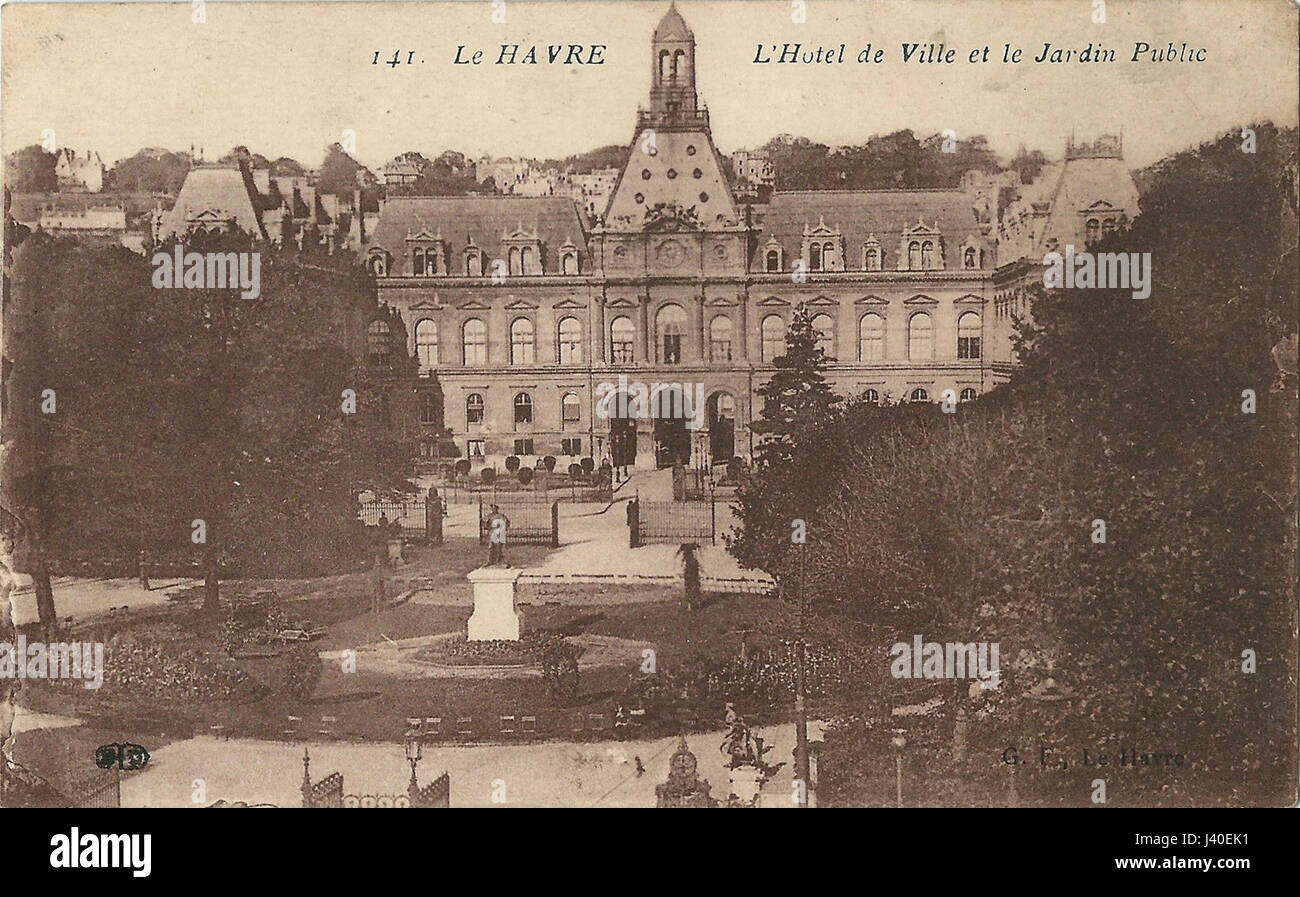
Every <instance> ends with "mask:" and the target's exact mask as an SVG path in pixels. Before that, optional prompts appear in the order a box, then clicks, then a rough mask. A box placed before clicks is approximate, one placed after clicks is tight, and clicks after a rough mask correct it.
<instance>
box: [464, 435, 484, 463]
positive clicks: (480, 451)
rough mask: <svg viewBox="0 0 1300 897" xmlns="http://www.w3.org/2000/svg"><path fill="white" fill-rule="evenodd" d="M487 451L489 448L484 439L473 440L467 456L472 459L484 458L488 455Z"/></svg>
mask: <svg viewBox="0 0 1300 897" xmlns="http://www.w3.org/2000/svg"><path fill="white" fill-rule="evenodd" d="M486 449H487V446H486V445H484V442H483V440H482V439H471V440H470V441H469V448H468V449H467V450H466V452H465V454H466V456H468V457H469V458H470V459H474V458H482V457H483V456H484V455H486V454H487V451H486Z"/></svg>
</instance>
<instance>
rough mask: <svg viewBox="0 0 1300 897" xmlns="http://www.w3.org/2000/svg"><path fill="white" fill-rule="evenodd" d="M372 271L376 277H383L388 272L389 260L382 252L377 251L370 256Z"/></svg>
mask: <svg viewBox="0 0 1300 897" xmlns="http://www.w3.org/2000/svg"><path fill="white" fill-rule="evenodd" d="M370 273H371V274H373V275H375V276H376V277H383V276H384V275H385V274H387V273H388V260H387V259H385V258H384V254H383V253H382V252H376V253H375V254H374V255H372V256H371V257H370Z"/></svg>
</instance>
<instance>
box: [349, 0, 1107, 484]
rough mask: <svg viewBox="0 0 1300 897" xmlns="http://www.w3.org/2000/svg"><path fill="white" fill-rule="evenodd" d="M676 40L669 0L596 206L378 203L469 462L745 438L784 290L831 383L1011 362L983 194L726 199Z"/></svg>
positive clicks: (961, 381)
mask: <svg viewBox="0 0 1300 897" xmlns="http://www.w3.org/2000/svg"><path fill="white" fill-rule="evenodd" d="M695 53H696V46H695V38H694V35H693V34H692V33H691V31H690V29H689V27H687V25H686V23H685V21H684V20H683V19H682V17H681V15H680V14H679V13H678V12H677V10H676V9H675V8H670V9H669V11H668V13H667V14H666V15H665V16H664V18H663V20H662V21H661V22H660V24H659V26H658V28H657V29H656V30H655V34H654V37H653V39H652V45H651V63H652V64H651V89H650V105H649V108H647V109H641V110H638V112H637V119H636V129H635V131H634V135H633V141H632V146H631V155H630V158H629V161H628V163H627V166H626V167H625V169H624V170H623V172H622V173H621V175H620V176H619V178H618V182H617V184H616V185H615V186H614V189H613V193H612V195H611V197H610V200H609V204H608V207H607V209H606V211H605V214H604V215H603V216H602V217H600V218H598V219H597V220H596V222H595V223H594V224H590V225H588V224H587V223H586V221H585V216H583V215H581V214H580V212H579V210H578V209H577V208H576V207H575V205H574V203H573V202H572V201H571V200H569V199H567V198H561V197H538V198H528V197H520V196H506V197H499V196H480V197H403V198H396V199H392V200H389V201H388V202H387V203H385V205H384V207H383V209H382V210H381V215H380V223H379V227H378V229H377V231H376V233H375V236H374V239H373V240H372V241H371V243H370V245H369V246H368V247H367V249H366V259H367V263H368V264H369V265H370V267H371V270H372V272H373V273H374V274H375V276H376V282H377V285H378V292H379V297H380V299H381V301H383V302H385V303H387V304H388V305H390V306H393V307H395V308H397V309H399V310H400V311H401V313H402V316H403V318H404V319H405V321H406V323H407V326H408V330H409V332H410V335H411V344H410V347H409V348H410V350H411V351H412V352H413V353H415V354H416V355H418V356H419V357H420V363H421V368H422V370H423V371H424V372H426V373H432V372H434V371H436V372H437V375H438V378H439V379H440V380H441V383H442V388H443V392H444V394H445V400H446V406H445V407H446V417H445V423H446V425H447V426H448V427H449V428H450V430H451V431H452V433H453V436H454V438H455V440H456V444H457V446H458V447H459V448H460V450H461V453H462V456H466V457H469V458H470V459H471V461H472V462H473V463H474V464H475V465H478V464H483V463H486V464H499V463H500V461H501V459H503V458H504V457H505V456H508V455H511V454H515V455H519V456H521V458H522V459H523V460H524V461H525V463H532V462H533V461H535V459H536V458H539V457H541V456H544V455H548V454H549V455H554V456H556V457H557V459H559V460H560V462H561V464H562V465H567V464H568V463H570V462H571V461H572V460H576V459H578V458H580V457H583V456H592V457H593V458H595V459H596V460H597V461H599V460H601V459H602V458H605V457H610V458H611V460H612V461H613V463H615V464H623V463H635V464H636V465H638V466H650V465H654V464H656V463H659V464H664V463H668V462H670V461H672V460H675V459H680V460H682V461H685V462H688V463H703V462H706V461H712V462H714V463H718V462H722V461H725V460H727V459H728V458H730V457H732V456H733V455H741V456H748V455H749V454H750V453H751V451H752V449H753V436H752V434H751V431H750V429H749V424H750V422H751V421H752V420H753V419H754V418H755V417H756V415H757V413H758V409H757V407H756V399H757V392H756V391H757V389H758V387H759V386H760V385H761V384H762V383H763V382H764V381H765V380H766V379H767V377H769V376H770V374H771V371H772V370H773V368H772V359H773V358H774V357H776V356H777V355H779V354H781V353H782V352H783V337H784V333H785V330H786V327H787V326H788V325H789V323H790V319H791V316H792V314H793V312H794V310H795V308H796V307H797V306H798V304H800V303H806V304H807V306H808V308H809V309H810V311H811V312H812V313H813V314H814V315H815V322H814V324H815V326H816V327H818V329H819V330H821V331H822V332H823V333H824V334H825V342H824V347H825V349H826V351H827V354H828V355H829V356H830V357H831V358H832V359H833V360H832V362H831V364H830V369H829V372H828V376H829V379H830V381H831V383H832V385H833V386H834V388H835V389H836V390H837V391H838V392H839V393H840V394H841V395H853V396H864V397H866V398H867V399H869V400H870V399H874V400H878V401H937V400H940V399H941V398H942V397H943V396H944V394H945V392H946V391H948V390H951V391H952V396H953V397H954V398H960V399H971V398H974V397H976V396H978V395H981V394H982V393H984V392H986V391H987V390H989V389H991V388H993V387H994V386H995V385H997V384H998V383H1000V382H1003V381H1004V380H1005V379H1006V377H1007V376H1009V374H1010V371H1011V369H1012V367H1013V365H1014V359H1013V357H1012V354H1011V353H1012V350H1011V341H1010V332H1011V327H1010V320H1009V318H1008V319H1006V321H1005V322H1004V324H1003V326H996V327H995V326H994V325H993V322H992V321H990V313H991V311H992V304H993V300H994V295H995V287H994V280H995V272H996V269H997V266H998V264H999V258H998V243H997V237H998V235H997V233H996V232H995V227H996V220H995V216H994V215H993V214H990V210H989V209H988V207H987V203H986V202H985V201H984V199H985V196H982V195H976V194H974V193H973V192H971V191H970V190H969V189H968V190H961V189H952V190H854V191H802V192H777V193H774V194H772V196H771V198H770V201H769V202H766V203H741V202H738V201H737V200H736V198H735V196H734V195H733V194H732V191H731V188H730V186H729V184H728V181H727V177H726V175H725V169H724V166H723V163H722V159H721V157H720V156H719V155H718V151H717V149H716V147H715V146H714V143H713V139H712V135H711V131H710V123H709V112H708V110H707V108H705V107H704V106H702V105H701V104H700V103H699V101H698V95H697V93H696V84H695ZM1129 183H1130V185H1131V179H1130V180H1129ZM985 195H986V194H985ZM620 376H623V377H625V378H626V382H627V383H628V384H645V388H646V389H647V391H649V392H651V393H653V394H654V395H655V396H656V399H655V401H654V402H652V404H653V405H654V407H653V408H652V409H650V410H651V412H652V413H651V414H647V415H646V416H641V415H638V414H635V413H634V414H632V415H631V418H632V419H627V418H621V417H619V416H617V414H616V415H615V416H614V417H611V416H610V414H609V413H607V412H608V410H609V409H608V408H607V407H606V403H605V402H602V401H601V399H602V398H603V397H606V396H608V395H609V394H610V393H611V391H618V390H619V389H620V388H621V387H619V384H620V379H619V378H620ZM664 384H680V387H673V386H669V387H667V388H666V394H667V396H669V397H670V399H671V398H675V396H676V395H677V393H678V391H679V390H680V391H681V392H684V393H685V394H686V395H687V396H689V397H691V398H695V397H697V396H698V397H700V398H702V401H703V405H704V408H703V409H698V408H695V407H690V408H687V409H686V410H687V411H688V412H691V413H693V415H694V416H695V417H696V418H697V419H698V420H699V421H700V422H701V423H702V424H703V426H702V427H701V428H700V429H693V428H691V427H688V426H686V425H685V424H684V423H683V421H681V420H679V419H677V418H678V417H680V415H679V414H676V413H675V410H676V409H673V408H667V409H665V408H664V407H663V406H661V405H659V404H658V401H659V399H658V396H659V395H660V394H662V393H665V387H664ZM697 402H698V400H697ZM668 404H673V402H671V401H670V402H669V403H668ZM633 410H634V411H635V410H637V406H636V405H633Z"/></svg>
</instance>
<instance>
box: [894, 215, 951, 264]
mask: <svg viewBox="0 0 1300 897" xmlns="http://www.w3.org/2000/svg"><path fill="white" fill-rule="evenodd" d="M898 249H899V254H898V263H899V264H898V270H900V271H938V270H941V269H942V268H943V266H944V265H943V238H942V237H941V236H940V235H939V228H938V225H937V224H935V225H933V226H931V225H928V224H926V223H924V222H922V221H918V222H917V223H916V224H914V225H912V226H911V227H907V228H904V229H903V237H902V239H901V240H900V241H899V244H898Z"/></svg>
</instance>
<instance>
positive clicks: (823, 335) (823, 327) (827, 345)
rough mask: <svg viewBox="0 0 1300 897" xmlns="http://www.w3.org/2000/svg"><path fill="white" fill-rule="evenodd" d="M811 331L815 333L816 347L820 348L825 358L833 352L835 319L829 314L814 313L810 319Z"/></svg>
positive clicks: (829, 356) (832, 354)
mask: <svg viewBox="0 0 1300 897" xmlns="http://www.w3.org/2000/svg"><path fill="white" fill-rule="evenodd" d="M812 326H813V331H814V332H815V333H816V334H817V348H819V349H821V350H822V352H823V353H824V354H825V355H826V357H827V358H831V357H833V356H834V354H835V321H833V320H832V319H831V316H830V315H814V316H813V319H812Z"/></svg>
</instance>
